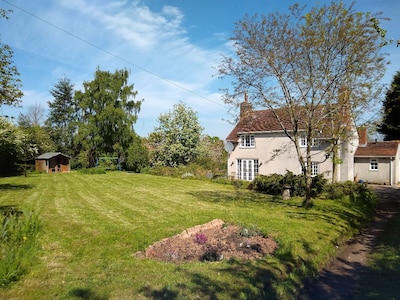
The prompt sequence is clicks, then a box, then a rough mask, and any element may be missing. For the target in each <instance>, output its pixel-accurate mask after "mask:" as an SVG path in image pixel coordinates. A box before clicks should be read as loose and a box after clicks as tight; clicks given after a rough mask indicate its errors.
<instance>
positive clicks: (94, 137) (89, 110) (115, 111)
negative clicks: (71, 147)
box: [74, 69, 142, 167]
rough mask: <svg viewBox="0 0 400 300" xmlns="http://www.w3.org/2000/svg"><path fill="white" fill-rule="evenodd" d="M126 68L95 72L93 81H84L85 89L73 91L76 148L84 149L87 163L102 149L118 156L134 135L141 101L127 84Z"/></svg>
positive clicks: (124, 150)
mask: <svg viewBox="0 0 400 300" xmlns="http://www.w3.org/2000/svg"><path fill="white" fill-rule="evenodd" d="M128 76H129V72H128V71H127V70H117V71H115V72H114V73H111V72H107V71H101V70H99V69H97V70H96V72H95V78H94V80H92V81H89V82H84V83H83V88H84V91H77V92H76V93H75V101H76V106H77V108H78V112H77V115H78V117H79V120H78V123H77V134H76V136H75V137H74V144H75V146H76V147H77V150H78V151H79V152H82V151H85V152H86V155H85V157H86V159H87V161H86V163H87V164H88V165H89V167H93V166H95V164H96V160H97V158H98V157H99V156H100V155H101V154H102V153H113V156H117V157H121V156H124V155H126V151H127V150H128V148H129V146H130V145H131V143H132V141H133V139H134V131H133V129H132V128H133V124H134V123H135V122H136V119H137V113H138V112H139V111H140V106H141V103H142V101H134V100H133V98H135V97H136V95H137V92H136V91H134V89H133V84H131V85H128Z"/></svg>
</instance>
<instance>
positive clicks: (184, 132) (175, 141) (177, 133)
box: [149, 103, 203, 167]
mask: <svg viewBox="0 0 400 300" xmlns="http://www.w3.org/2000/svg"><path fill="white" fill-rule="evenodd" d="M158 122H159V126H158V127H156V128H155V130H154V131H153V132H152V133H151V134H150V136H149V143H150V145H151V147H152V151H151V162H152V164H153V165H162V166H169V167H177V166H179V165H187V164H189V163H190V162H192V161H193V160H194V159H195V158H196V157H197V155H198V151H199V143H200V138H201V133H202V131H203V128H202V127H201V126H200V123H199V120H198V118H197V114H196V112H195V111H193V110H192V109H191V108H189V107H187V106H186V105H185V104H183V103H179V104H175V105H174V107H173V109H172V111H170V112H168V113H166V114H161V115H160V116H159V117H158Z"/></svg>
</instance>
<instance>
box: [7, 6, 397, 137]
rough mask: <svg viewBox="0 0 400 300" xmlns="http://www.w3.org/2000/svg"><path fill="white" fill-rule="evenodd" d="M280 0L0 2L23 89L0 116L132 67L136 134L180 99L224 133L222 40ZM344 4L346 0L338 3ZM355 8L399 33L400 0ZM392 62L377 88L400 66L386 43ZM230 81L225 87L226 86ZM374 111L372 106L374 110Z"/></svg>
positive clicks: (391, 33)
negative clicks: (63, 87) (58, 88)
mask: <svg viewBox="0 0 400 300" xmlns="http://www.w3.org/2000/svg"><path fill="white" fill-rule="evenodd" d="M296 2H300V3H306V4H307V5H308V7H311V6H312V5H314V4H315V3H317V2H319V3H325V2H328V3H330V1H325V0H320V1H313V0H310V1H306V0H300V1H295V0H293V1H289V0H279V1H278V0H213V1H211V0H142V1H124V0H121V1H109V0H96V1H94V0H57V1H52V0H40V1H39V0H38V1H27V0H12V1H11V0H1V1H0V7H2V8H4V9H12V10H13V13H12V14H10V16H9V17H10V18H9V19H8V20H0V33H1V37H0V38H1V41H2V42H3V43H6V44H8V45H10V46H11V47H12V48H13V50H14V63H15V65H16V66H17V67H18V70H19V72H20V74H21V75H20V79H21V80H22V84H23V88H22V90H23V92H24V94H25V96H24V98H23V102H22V108H20V109H19V108H14V107H7V106H3V107H0V115H11V116H18V114H19V113H20V112H22V113H26V110H27V108H28V107H29V106H32V105H36V104H40V105H41V106H42V107H43V108H44V109H46V110H47V102H48V101H51V100H52V96H51V95H50V92H49V91H50V90H51V89H52V88H53V87H54V85H55V84H56V83H57V82H58V80H59V79H60V78H62V77H64V76H66V77H67V78H69V79H70V80H71V81H72V83H73V84H74V85H75V89H81V87H82V82H83V81H90V80H93V76H94V72H95V70H96V68H97V67H99V68H100V69H101V70H109V71H115V70H116V69H122V68H127V69H129V70H130V71H131V75H130V78H129V81H130V83H133V84H134V88H135V90H137V91H138V95H137V98H138V99H144V102H143V104H142V110H141V112H140V113H139V119H138V121H137V123H136V125H135V130H136V132H137V133H138V134H139V135H141V136H147V135H148V134H149V133H150V132H152V131H153V130H154V127H155V126H157V125H158V122H157V118H158V116H159V115H160V114H161V113H166V112H168V111H170V110H171V109H172V107H173V105H174V104H177V103H179V102H183V103H185V104H187V106H189V107H191V108H192V109H194V110H195V111H196V112H197V114H198V117H199V120H200V123H201V125H202V126H203V127H204V133H205V134H209V135H212V136H218V137H220V138H222V139H224V138H225V137H226V136H227V135H228V133H229V132H230V130H231V129H232V125H231V124H230V123H229V122H227V121H226V120H229V119H232V117H231V116H230V115H229V114H228V110H229V107H228V106H226V105H225V104H224V103H223V102H222V100H221V91H220V89H221V88H224V87H227V84H228V83H227V82H224V81H222V80H220V79H218V78H217V76H216V69H215V67H216V66H218V65H219V64H220V63H221V61H222V55H228V56H231V55H232V47H231V45H230V43H229V41H228V38H229V37H230V36H231V35H232V32H233V29H234V26H235V22H236V21H238V20H240V19H241V18H242V17H243V16H244V14H245V13H248V14H250V15H253V14H254V13H259V14H268V13H270V12H275V11H281V12H285V11H287V8H288V7H289V6H290V5H292V4H294V3H296ZM344 2H345V3H352V2H353V1H347V0H345V1H344ZM356 9H357V10H359V11H370V12H383V15H384V16H385V17H388V18H390V19H392V20H391V21H388V22H383V23H382V24H381V26H382V27H383V28H385V29H387V30H388V34H387V36H388V38H394V39H395V40H397V39H400V18H399V17H398V16H399V13H400V1H398V0H380V1H377V0H359V1H358V2H356ZM385 52H387V53H388V54H389V57H388V59H389V60H390V61H391V65H389V67H388V69H387V72H386V75H385V77H384V78H383V83H384V84H390V82H391V80H392V79H393V75H394V73H395V72H396V71H399V70H400V47H398V48H397V47H396V46H395V45H391V46H387V47H386V49H385ZM228 87H229V86H228ZM377 112H378V108H377V109H376V110H375V111H374V112H371V115H373V116H375V115H376V113H377Z"/></svg>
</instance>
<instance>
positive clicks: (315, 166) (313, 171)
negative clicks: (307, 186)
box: [300, 161, 319, 177]
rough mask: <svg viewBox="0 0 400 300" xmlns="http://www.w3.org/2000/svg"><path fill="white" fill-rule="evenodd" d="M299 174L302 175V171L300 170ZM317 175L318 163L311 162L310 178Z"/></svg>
mask: <svg viewBox="0 0 400 300" xmlns="http://www.w3.org/2000/svg"><path fill="white" fill-rule="evenodd" d="M300 173H302V170H301V168H300ZM318 174H319V163H318V162H315V161H312V162H311V176H312V177H315V176H317V175H318Z"/></svg>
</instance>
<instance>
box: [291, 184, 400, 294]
mask: <svg viewBox="0 0 400 300" xmlns="http://www.w3.org/2000/svg"><path fill="white" fill-rule="evenodd" d="M374 189H375V191H376V192H377V194H378V198H379V208H378V211H377V214H376V217H375V219H374V221H373V222H372V223H371V224H370V226H368V227H367V228H365V229H364V230H363V231H362V232H361V233H360V234H358V235H357V236H356V237H355V238H354V239H353V240H351V241H350V242H348V243H347V244H346V245H345V246H344V247H343V248H342V250H341V251H340V252H339V253H338V256H337V257H336V259H334V260H333V261H332V262H331V263H330V264H329V265H328V266H327V267H326V268H325V269H324V270H323V271H322V272H321V274H320V275H319V277H318V278H317V279H315V280H314V281H313V282H311V283H309V284H307V285H306V288H305V290H304V293H303V294H302V295H301V296H300V297H299V299H301V300H319V299H330V300H333V299H346V300H347V299H352V298H353V291H354V288H355V287H356V284H357V279H358V276H359V274H360V271H361V270H362V269H363V268H364V267H365V264H366V260H367V256H368V254H369V253H370V252H371V251H372V249H373V247H374V245H375V244H376V241H377V237H378V236H379V235H380V234H381V233H382V231H383V230H384V228H385V224H386V222H387V221H388V220H389V219H390V218H391V217H392V216H393V215H394V214H396V213H400V189H396V188H392V187H388V186H374Z"/></svg>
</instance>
